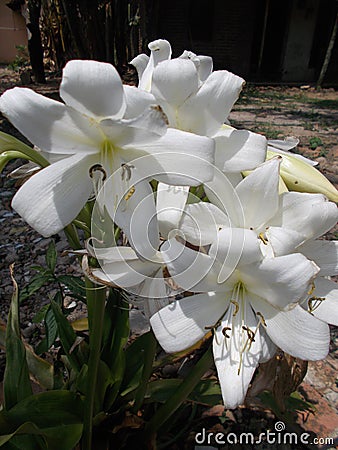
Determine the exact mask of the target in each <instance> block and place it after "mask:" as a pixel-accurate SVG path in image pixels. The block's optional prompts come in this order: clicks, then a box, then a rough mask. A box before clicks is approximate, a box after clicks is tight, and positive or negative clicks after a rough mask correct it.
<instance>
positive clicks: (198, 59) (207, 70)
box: [179, 50, 213, 82]
mask: <svg viewBox="0 0 338 450" xmlns="http://www.w3.org/2000/svg"><path fill="white" fill-rule="evenodd" d="M179 58H182V59H190V60H191V61H192V62H193V63H194V64H195V66H196V69H197V72H198V77H199V79H200V81H202V82H203V81H205V80H206V79H207V78H208V76H209V75H210V74H211V72H212V69H213V60H212V58H211V56H204V55H196V54H195V53H193V52H190V51H188V50H184V52H183V53H182V55H180V56H179Z"/></svg>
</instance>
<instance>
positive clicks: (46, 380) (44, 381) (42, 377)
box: [0, 324, 54, 389]
mask: <svg viewBox="0 0 338 450" xmlns="http://www.w3.org/2000/svg"><path fill="white" fill-rule="evenodd" d="M24 346H25V349H26V361H27V365H28V370H29V373H30V375H31V377H33V378H34V380H35V381H36V382H37V383H38V384H39V385H40V386H41V387H43V388H44V389H53V385H54V381H53V377H54V368H53V365H52V364H50V363H49V362H47V361H46V360H45V359H42V358H40V357H39V356H38V355H37V354H36V353H35V352H34V350H33V348H32V347H31V346H30V345H29V344H27V343H25V342H24ZM0 348H2V349H3V350H6V326H5V325H4V324H0Z"/></svg>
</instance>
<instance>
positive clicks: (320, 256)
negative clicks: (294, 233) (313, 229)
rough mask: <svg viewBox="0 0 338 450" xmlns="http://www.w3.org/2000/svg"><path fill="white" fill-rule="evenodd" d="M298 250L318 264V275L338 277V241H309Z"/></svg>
mask: <svg viewBox="0 0 338 450" xmlns="http://www.w3.org/2000/svg"><path fill="white" fill-rule="evenodd" d="M297 250H298V251H299V252H301V253H303V255H305V256H306V257H307V258H308V259H311V260H312V261H314V262H315V263H316V264H317V266H318V267H319V268H320V271H319V273H318V275H320V276H327V275H338V241H323V240H317V241H316V240H315V241H309V242H306V243H305V244H303V245H301V246H300V247H298V249H297Z"/></svg>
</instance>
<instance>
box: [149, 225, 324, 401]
mask: <svg viewBox="0 0 338 450" xmlns="http://www.w3.org/2000/svg"><path fill="white" fill-rule="evenodd" d="M233 238H234V240H235V241H237V236H236V231H235V232H234V236H233ZM226 247H227V246H226V245H224V246H223V248H221V249H217V245H216V244H213V245H212V246H211V248H210V250H209V254H208V255H206V254H203V253H199V252H195V251H193V250H191V249H189V248H187V247H185V246H184V245H182V244H180V243H179V242H177V241H175V242H171V243H170V248H168V249H164V250H163V254H164V255H165V256H166V258H167V259H166V263H167V266H168V268H169V271H170V273H171V275H172V277H173V279H174V280H175V281H176V282H177V283H178V284H179V285H180V286H181V287H182V288H184V289H188V290H190V291H193V292H199V293H198V294H196V295H193V296H190V297H186V298H183V299H181V300H177V301H175V302H174V303H172V304H170V305H168V306H166V307H165V308H163V309H161V310H160V311H158V312H157V313H156V314H155V315H154V316H153V317H151V319H150V322H151V326H152V329H153V331H154V333H155V335H156V337H157V339H158V341H159V342H160V344H161V346H162V347H163V348H164V350H165V351H167V352H177V351H182V350H184V349H186V348H189V347H191V346H192V345H194V344H195V343H196V342H197V341H199V340H200V339H201V338H203V336H205V335H206V334H207V333H208V332H210V330H213V334H214V338H213V352H214V359H215V363H216V367H217V372H218V377H219V380H220V384H221V389H222V395H223V401H224V404H225V406H226V407H227V408H235V407H237V406H238V405H239V404H241V403H242V402H243V400H244V398H245V395H246V392H247V389H248V386H249V383H250V380H251V378H252V376H253V374H254V371H255V369H256V367H257V365H258V364H259V363H260V362H264V361H267V360H268V359H270V358H271V357H272V356H273V354H274V352H275V349H276V347H275V346H278V347H280V348H281V349H282V350H283V351H285V352H287V353H289V354H291V355H293V356H295V357H298V358H302V359H306V360H317V359H322V358H324V357H325V356H326V354H327V352H328V349H329V328H328V325H327V324H325V323H324V322H322V321H320V320H319V319H317V318H315V317H313V316H312V315H311V314H309V313H308V312H306V311H305V310H304V309H303V308H302V307H301V306H299V305H298V302H299V300H300V299H302V298H304V297H306V296H307V294H308V291H309V288H310V286H311V282H312V280H313V278H314V276H315V275H316V273H317V272H318V268H317V266H316V265H315V264H314V263H313V262H311V261H309V260H308V259H307V258H305V256H303V255H301V254H291V255H286V256H281V257H276V258H264V259H263V258H262V254H261V253H260V251H259V247H257V245H256V237H255V234H254V232H252V231H250V230H248V231H246V232H245V242H244V245H243V256H242V257H241V258H240V260H239V262H238V263H237V265H236V268H235V270H233V267H231V266H230V267H229V269H230V270H229V273H231V275H230V276H229V277H228V278H227V279H226V281H224V282H221V283H220V282H219V281H218V280H219V271H220V266H221V263H220V262H219V259H220V258H221V256H222V257H223V258H224V261H227V260H228V261H229V260H230V261H231V262H232V261H233V260H234V259H236V258H238V248H234V249H231V246H228V247H227V248H226ZM235 247H236V246H235ZM229 252H230V253H232V255H230V257H229ZM216 254H217V259H215V255H216ZM177 255H179V256H178V257H177Z"/></svg>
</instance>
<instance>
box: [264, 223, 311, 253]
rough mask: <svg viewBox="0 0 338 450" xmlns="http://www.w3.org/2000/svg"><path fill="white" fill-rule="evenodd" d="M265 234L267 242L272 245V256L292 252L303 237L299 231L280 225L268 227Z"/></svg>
mask: <svg viewBox="0 0 338 450" xmlns="http://www.w3.org/2000/svg"><path fill="white" fill-rule="evenodd" d="M265 234H266V239H267V241H268V243H269V244H270V245H271V247H272V250H273V253H274V256H282V255H287V254H289V253H293V252H294V251H295V249H296V248H297V247H298V246H299V245H300V244H301V243H302V242H304V239H305V236H304V235H302V234H301V233H298V232H297V231H294V230H290V229H289V228H282V227H269V228H268V230H266V233H265ZM298 251H299V252H300V253H303V252H302V251H301V250H299V249H298V248H297V252H298ZM305 256H306V255H305ZM309 259H312V258H309Z"/></svg>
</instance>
